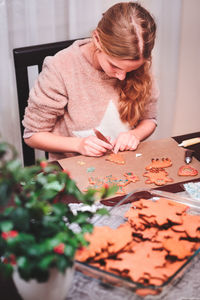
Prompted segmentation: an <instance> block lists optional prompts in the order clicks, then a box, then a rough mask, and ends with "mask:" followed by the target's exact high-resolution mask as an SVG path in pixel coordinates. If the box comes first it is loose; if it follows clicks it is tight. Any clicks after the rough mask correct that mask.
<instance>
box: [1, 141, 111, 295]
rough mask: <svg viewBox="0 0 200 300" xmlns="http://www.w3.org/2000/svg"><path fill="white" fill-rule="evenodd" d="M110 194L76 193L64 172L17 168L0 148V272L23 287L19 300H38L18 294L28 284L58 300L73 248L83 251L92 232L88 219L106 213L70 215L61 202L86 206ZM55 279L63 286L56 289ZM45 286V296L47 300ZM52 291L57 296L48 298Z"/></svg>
mask: <svg viewBox="0 0 200 300" xmlns="http://www.w3.org/2000/svg"><path fill="white" fill-rule="evenodd" d="M115 191H116V187H107V186H105V187H103V188H102V189H101V190H99V191H96V190H92V189H90V190H88V191H87V192H86V193H82V192H81V191H80V190H79V189H78V188H77V186H76V183H75V181H74V180H72V179H71V178H70V176H69V174H68V172H67V171H65V170H63V171H61V170H60V168H59V167H58V166H56V165H54V164H49V163H47V161H40V162H38V164H36V165H34V166H31V167H22V166H21V164H20V161H19V160H18V159H17V154H16V151H15V149H14V148H13V147H12V146H10V145H8V144H7V143H4V142H1V143H0V257H1V261H0V272H1V273H3V274H4V275H7V276H9V275H11V274H13V278H14V282H15V284H16V285H17V288H18V289H19V288H20V285H21V284H22V282H24V281H25V283H26V284H27V287H24V286H23V288H22V292H21V291H19V293H20V294H21V295H22V298H25V299H43V296H39V295H37V296H32V298H31V297H30V298H29V296H28V295H27V294H23V292H25V293H27V289H28V290H30V287H29V285H28V284H29V283H30V282H31V283H32V284H33V286H34V290H35V291H36V290H37V287H36V285H37V284H38V285H39V286H40V287H42V286H44V287H45V294H44V295H46V297H47V298H48V299H51V298H50V296H52V297H53V298H52V299H56V300H58V299H64V298H65V297H66V291H63V292H61V287H62V286H66V287H67V283H66V279H65V277H66V276H65V275H66V274H67V273H69V271H70V273H71V270H73V262H74V255H75V252H76V250H77V248H80V247H82V246H85V245H87V242H86V241H85V239H84V234H85V233H86V232H92V230H93V225H92V223H91V219H92V217H93V216H94V214H105V213H107V210H105V209H104V208H103V209H98V210H96V211H95V212H91V211H90V210H86V211H78V212H76V214H74V213H73V212H72V210H71V208H70V205H68V203H67V202H66V201H65V200H63V199H66V197H73V199H75V200H76V201H78V202H81V203H84V204H86V205H92V204H93V203H94V201H95V199H96V197H97V196H98V197H99V198H105V197H108V196H109V195H110V194H112V193H114V192H115ZM73 224H76V230H74V229H73V228H72V225H73ZM13 271H14V272H13ZM68 275H69V274H68ZM56 276H57V277H56ZM59 276H60V277H59ZM58 278H59V279H58ZM61 279H63V280H65V283H64V284H63V283H61V284H60V286H59V282H61ZM49 281H50V282H51V288H50V290H51V293H50V294H49V295H47V292H48V290H49V289H48V287H47V283H48V282H49ZM26 284H25V285H26ZM53 284H54V285H53ZM56 287H58V289H59V294H58V295H55V294H53V291H54V292H55V290H56ZM39 289H40V288H39Z"/></svg>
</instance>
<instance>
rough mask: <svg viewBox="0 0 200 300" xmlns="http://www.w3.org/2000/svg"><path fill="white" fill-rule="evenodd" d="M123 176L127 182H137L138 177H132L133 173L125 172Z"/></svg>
mask: <svg viewBox="0 0 200 300" xmlns="http://www.w3.org/2000/svg"><path fill="white" fill-rule="evenodd" d="M124 176H125V177H126V179H128V181H129V182H136V181H139V178H138V176H136V175H134V174H133V172H126V173H124Z"/></svg>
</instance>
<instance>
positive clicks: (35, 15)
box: [0, 0, 181, 155]
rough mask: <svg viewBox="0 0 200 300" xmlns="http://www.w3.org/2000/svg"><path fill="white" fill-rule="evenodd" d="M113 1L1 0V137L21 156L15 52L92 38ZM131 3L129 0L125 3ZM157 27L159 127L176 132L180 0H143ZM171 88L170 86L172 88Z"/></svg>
mask: <svg viewBox="0 0 200 300" xmlns="http://www.w3.org/2000/svg"><path fill="white" fill-rule="evenodd" d="M117 2H119V1H114V0H0V43H1V47H0V69H1V73H0V135H1V137H2V138H3V139H4V140H7V141H8V142H10V143H12V144H13V145H15V147H16V149H17V151H18V152H19V154H20V155H21V142H20V124H19V117H18V105H17V94H16V83H15V74H14V64H13V56H12V50H13V48H17V47H25V46H30V45H34V44H41V43H48V42H55V41H61V40H65V39H68V38H70V39H71V38H78V37H87V36H90V35H91V32H92V30H93V29H95V27H96V25H97V22H98V20H99V19H100V18H101V15H102V13H103V12H104V11H105V10H106V9H107V8H108V7H110V6H111V5H113V4H114V3H117ZM121 2H126V1H121ZM140 3H141V4H143V5H144V6H146V7H147V9H149V10H150V11H151V12H152V14H153V15H154V16H155V19H156V21H157V25H158V34H157V41H156V46H155V49H154V55H153V57H154V68H155V73H156V76H157V78H158V81H159V86H160V99H161V101H160V102H159V116H158V117H159V120H158V123H159V124H160V125H159V126H158V129H157V130H156V133H155V134H154V135H153V138H162V137H167V136H170V135H171V132H172V128H171V126H172V123H173V122H172V121H173V118H174V115H173V113H172V111H173V109H172V107H173V103H174V102H175V97H176V80H177V64H178V55H179V35H180V13H181V0H176V1H174V0H148V1H147V0H143V1H140ZM169 87H170V88H169Z"/></svg>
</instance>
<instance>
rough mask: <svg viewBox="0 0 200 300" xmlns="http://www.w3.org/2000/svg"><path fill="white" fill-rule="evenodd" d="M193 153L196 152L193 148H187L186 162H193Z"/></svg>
mask: <svg viewBox="0 0 200 300" xmlns="http://www.w3.org/2000/svg"><path fill="white" fill-rule="evenodd" d="M193 153H194V151H193V150H189V149H186V151H185V159H184V160H185V163H186V164H189V163H191V161H192V156H193Z"/></svg>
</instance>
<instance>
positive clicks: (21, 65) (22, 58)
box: [13, 39, 75, 166]
mask: <svg viewBox="0 0 200 300" xmlns="http://www.w3.org/2000/svg"><path fill="white" fill-rule="evenodd" d="M74 41H75V39H74V40H68V41H62V42H55V43H48V44H41V45H35V46H29V47H23V48H15V49H13V56H14V66H15V76H16V84H17V96H18V106H19V117H20V130H21V142H22V153H23V161H24V166H29V165H33V164H35V151H34V149H32V148H30V147H29V146H28V145H26V144H25V143H24V140H23V131H24V127H23V125H22V120H23V118H24V111H25V108H26V106H27V104H28V102H27V100H28V97H29V90H30V88H29V77H28V67H30V66H38V73H39V72H40V71H41V70H42V65H43V61H44V59H45V57H46V56H52V55H54V54H56V53H57V52H58V51H60V50H62V49H64V48H67V47H69V46H70V45H71V44H72V43H73V42H74Z"/></svg>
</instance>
